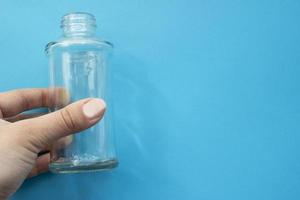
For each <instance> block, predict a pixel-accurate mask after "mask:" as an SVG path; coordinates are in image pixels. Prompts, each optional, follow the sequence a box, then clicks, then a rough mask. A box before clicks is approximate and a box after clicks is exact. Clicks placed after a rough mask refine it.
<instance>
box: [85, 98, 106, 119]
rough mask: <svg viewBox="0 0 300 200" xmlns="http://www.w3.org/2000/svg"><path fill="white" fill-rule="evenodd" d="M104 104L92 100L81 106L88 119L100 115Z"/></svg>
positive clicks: (100, 101)
mask: <svg viewBox="0 0 300 200" xmlns="http://www.w3.org/2000/svg"><path fill="white" fill-rule="evenodd" d="M105 106H106V105H105V102H104V101H103V100H102V99H92V100H90V101H88V102H87V103H85V104H84V105H83V108H82V109H83V113H84V115H85V116H86V117H88V118H91V119H93V118H96V117H99V116H100V115H101V113H102V112H103V110H104V108H105Z"/></svg>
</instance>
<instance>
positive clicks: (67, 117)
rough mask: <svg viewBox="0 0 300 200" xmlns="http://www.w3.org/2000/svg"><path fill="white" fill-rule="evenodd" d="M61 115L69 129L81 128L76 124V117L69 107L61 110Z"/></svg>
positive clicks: (65, 126) (64, 124)
mask: <svg viewBox="0 0 300 200" xmlns="http://www.w3.org/2000/svg"><path fill="white" fill-rule="evenodd" d="M60 116H61V119H62V123H63V126H64V128H65V129H66V130H68V131H73V130H76V129H79V127H78V126H77V125H76V123H75V120H74V117H73V116H72V114H71V112H70V110H69V108H67V107H66V108H64V109H62V110H61V111H60Z"/></svg>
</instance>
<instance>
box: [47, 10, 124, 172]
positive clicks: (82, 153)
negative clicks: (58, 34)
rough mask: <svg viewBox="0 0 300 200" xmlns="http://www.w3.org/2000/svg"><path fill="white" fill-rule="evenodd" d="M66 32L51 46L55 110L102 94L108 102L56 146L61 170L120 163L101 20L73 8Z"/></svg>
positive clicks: (54, 157)
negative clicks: (93, 119) (99, 27)
mask: <svg viewBox="0 0 300 200" xmlns="http://www.w3.org/2000/svg"><path fill="white" fill-rule="evenodd" d="M61 28H62V31H63V37H62V38H61V39H59V40H57V41H56V42H50V43H49V44H48V45H47V46H46V49H45V51H46V53H47V55H48V58H49V67H50V94H51V95H50V102H51V103H52V105H51V106H50V111H56V110H58V109H60V108H62V107H64V106H66V105H67V104H69V103H72V102H74V101H77V100H80V99H83V98H89V97H96V98H102V99H104V100H105V102H106V105H107V106H106V112H105V115H104V117H103V118H102V120H101V121H100V122H98V123H97V124H96V125H95V126H93V127H91V128H89V129H87V130H85V131H82V132H81V133H79V134H75V135H71V136H67V137H65V138H62V139H60V140H58V141H57V142H56V143H54V144H53V146H52V148H51V152H50V154H51V163H50V166H49V168H50V170H51V171H52V172H55V173H75V172H83V171H95V170H107V169H112V168H114V167H116V166H117V165H118V161H117V158H116V154H115V147H114V141H113V125H112V102H111V99H110V92H111V88H110V76H111V73H110V67H109V57H110V54H111V51H112V47H113V46H112V44H111V43H110V42H107V41H104V40H101V39H98V38H96V37H95V31H96V20H95V17H94V16H93V15H91V14H88V13H79V12H76V13H70V14H67V15H65V16H63V18H62V21H61Z"/></svg>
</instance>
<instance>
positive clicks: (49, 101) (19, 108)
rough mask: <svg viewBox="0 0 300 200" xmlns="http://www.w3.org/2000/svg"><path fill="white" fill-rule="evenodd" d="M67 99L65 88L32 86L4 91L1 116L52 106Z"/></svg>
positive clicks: (0, 102)
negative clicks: (30, 87)
mask: <svg viewBox="0 0 300 200" xmlns="http://www.w3.org/2000/svg"><path fill="white" fill-rule="evenodd" d="M50 94H51V95H50ZM52 94H53V95H52ZM50 97H54V98H50ZM66 100H67V93H66V91H65V90H64V89H63V88H55V89H54V90H53V89H48V88H32V89H21V90H13V91H9V92H3V93H0V118H6V117H12V116H15V115H17V114H19V113H21V112H23V111H25V110H30V109H33V108H40V107H50V106H53V104H58V101H66Z"/></svg>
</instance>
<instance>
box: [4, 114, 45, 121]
mask: <svg viewBox="0 0 300 200" xmlns="http://www.w3.org/2000/svg"><path fill="white" fill-rule="evenodd" d="M45 114H47V113H46V112H45V113H28V114H25V113H24V114H18V115H16V116H13V117H8V118H5V121H8V122H17V121H20V120H24V119H31V118H35V117H39V116H42V115H45Z"/></svg>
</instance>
